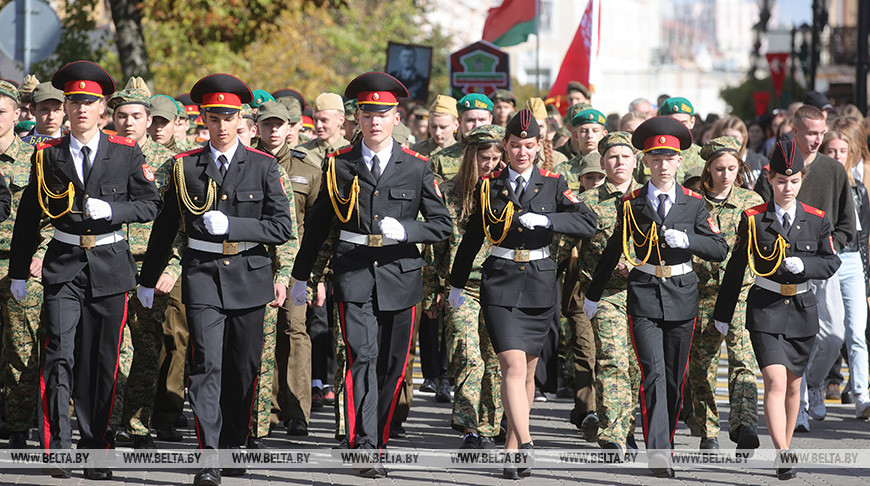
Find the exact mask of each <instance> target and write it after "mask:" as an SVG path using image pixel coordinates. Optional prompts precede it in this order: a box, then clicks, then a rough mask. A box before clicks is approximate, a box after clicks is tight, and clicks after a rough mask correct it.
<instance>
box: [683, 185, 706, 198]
mask: <svg viewBox="0 0 870 486" xmlns="http://www.w3.org/2000/svg"><path fill="white" fill-rule="evenodd" d="M683 194H685V195H687V196H691V197H693V198H695V199H703V198H702V197H701V195H700V194H698V193H697V192H695V191H693V190H691V189H688V188H685V187H684V188H683Z"/></svg>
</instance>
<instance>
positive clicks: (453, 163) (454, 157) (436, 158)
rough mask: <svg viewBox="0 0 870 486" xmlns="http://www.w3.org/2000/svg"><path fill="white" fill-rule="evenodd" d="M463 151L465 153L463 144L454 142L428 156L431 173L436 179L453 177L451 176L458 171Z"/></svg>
mask: <svg viewBox="0 0 870 486" xmlns="http://www.w3.org/2000/svg"><path fill="white" fill-rule="evenodd" d="M463 153H465V144H464V143H462V142H456V143H454V144H453V145H451V146H449V147H447V148H443V149H441V151H439V152H438V153H437V154H435V155H433V156H432V157H431V158H429V163H430V164H431V169H432V173H434V174H435V177H436V179H437V180H438V181H446V180H450V179H453V176H455V175H456V173H457V172H459V166H460V165H461V164H462V155H463Z"/></svg>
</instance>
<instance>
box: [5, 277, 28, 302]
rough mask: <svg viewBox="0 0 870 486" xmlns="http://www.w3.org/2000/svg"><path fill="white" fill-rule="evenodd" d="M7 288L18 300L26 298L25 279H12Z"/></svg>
mask: <svg viewBox="0 0 870 486" xmlns="http://www.w3.org/2000/svg"><path fill="white" fill-rule="evenodd" d="M9 290H10V291H12V297H13V298H15V300H17V301H18V302H21V301H22V300H24V299H25V298H27V280H18V279H14V278H13V279H12V282H11V283H10V284H9Z"/></svg>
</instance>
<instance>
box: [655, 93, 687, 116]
mask: <svg viewBox="0 0 870 486" xmlns="http://www.w3.org/2000/svg"><path fill="white" fill-rule="evenodd" d="M677 113H685V114H687V115H692V116H694V115H695V108H694V107H693V106H692V104H691V103H689V100H687V99H686V98H680V97H679V96H677V97H675V98H668V99H667V100H666V101H665V102H664V103H662V106H660V107H659V115H661V116H666V115H675V114H677Z"/></svg>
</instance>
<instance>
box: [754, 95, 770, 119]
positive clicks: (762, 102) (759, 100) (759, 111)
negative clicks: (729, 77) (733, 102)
mask: <svg viewBox="0 0 870 486" xmlns="http://www.w3.org/2000/svg"><path fill="white" fill-rule="evenodd" d="M752 99H753V101H755V114H756V115H758V116H761V115H763V114H765V113H767V106H768V105H770V91H755V92H753V93H752Z"/></svg>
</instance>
